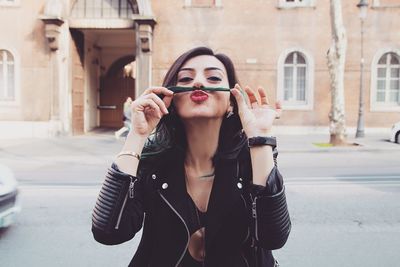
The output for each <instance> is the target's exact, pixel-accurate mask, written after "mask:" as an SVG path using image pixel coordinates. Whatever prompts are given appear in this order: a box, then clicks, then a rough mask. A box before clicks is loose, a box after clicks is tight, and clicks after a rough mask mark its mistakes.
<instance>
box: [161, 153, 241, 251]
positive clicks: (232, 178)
mask: <svg viewBox="0 0 400 267" xmlns="http://www.w3.org/2000/svg"><path fill="white" fill-rule="evenodd" d="M166 161H167V164H164V165H163V167H162V168H161V169H159V174H158V175H157V176H158V177H159V178H160V179H159V181H158V182H159V183H158V187H159V192H160V194H162V196H163V197H164V198H165V199H166V200H167V201H168V202H169V204H170V205H171V206H172V207H171V208H173V209H174V210H175V212H176V213H178V214H179V216H180V217H181V219H182V220H183V223H184V224H186V226H187V225H188V222H189V210H188V203H187V201H184V199H186V194H187V191H186V183H185V179H184V177H185V171H184V161H183V157H182V155H176V156H173V157H169V158H168V159H167V160H166ZM237 167H238V166H237V160H236V159H233V160H232V159H224V160H222V159H221V160H219V161H218V162H217V163H216V165H215V178H214V182H213V186H212V189H211V194H210V199H209V202H208V207H207V215H206V216H207V220H206V246H207V244H209V243H210V242H211V241H212V240H213V238H214V237H215V235H216V233H217V232H218V230H219V229H220V227H221V226H222V222H223V219H224V217H225V216H226V215H227V214H228V213H229V212H230V211H231V210H232V209H233V208H234V206H235V204H236V203H237V200H238V199H240V194H241V192H240V191H241V188H239V187H238V183H239V180H238V178H239V177H237V176H238V174H237Z"/></svg>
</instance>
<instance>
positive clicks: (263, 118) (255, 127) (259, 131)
mask: <svg viewBox="0 0 400 267" xmlns="http://www.w3.org/2000/svg"><path fill="white" fill-rule="evenodd" d="M231 92H232V94H233V95H234V97H235V98H236V102H237V104H238V109H239V117H240V120H241V122H242V126H243V130H244V131H245V133H246V135H247V136H248V137H252V136H260V135H261V136H262V135H269V134H270V132H271V129H272V124H273V122H274V120H275V119H279V118H280V116H281V114H282V105H281V102H280V101H276V102H275V109H274V107H272V106H271V105H270V104H269V100H268V97H267V94H266V92H265V90H264V88H262V87H260V86H259V87H258V88H257V90H255V91H254V90H252V89H251V88H250V87H249V86H246V87H245V90H244V92H245V93H246V94H247V96H248V98H249V101H250V103H249V104H248V103H247V102H246V99H245V97H244V92H243V89H242V88H241V87H240V86H239V85H238V84H236V85H235V87H234V88H232V89H231ZM242 92H243V94H242Z"/></svg>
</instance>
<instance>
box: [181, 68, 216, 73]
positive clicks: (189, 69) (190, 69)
mask: <svg viewBox="0 0 400 267" xmlns="http://www.w3.org/2000/svg"><path fill="white" fill-rule="evenodd" d="M184 70H187V71H195V69H193V68H182V69H180V70H179V71H184ZM204 70H205V71H208V70H220V71H222V70H221V69H220V68H217V67H208V68H205V69H204ZM222 72H223V71H222Z"/></svg>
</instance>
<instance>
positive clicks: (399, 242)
mask: <svg viewBox="0 0 400 267" xmlns="http://www.w3.org/2000/svg"><path fill="white" fill-rule="evenodd" d="M73 141H74V142H65V140H57V139H53V140H41V141H35V142H30V143H29V142H27V143H18V144H16V143H9V144H6V145H4V144H3V146H1V149H0V159H1V162H3V163H6V164H7V165H8V166H10V167H11V168H12V169H13V170H14V172H15V173H16V176H17V178H18V180H19V181H20V190H21V194H20V196H21V204H22V211H21V214H20V215H19V216H18V219H17V222H16V223H15V224H14V225H13V226H12V227H10V228H9V229H7V230H2V231H0V266H2V267H3V266H6V267H14V266H15V267H19V266H126V265H127V263H128V262H129V261H130V259H131V257H132V255H133V253H134V251H135V249H136V247H137V244H138V241H139V238H140V233H139V234H138V235H137V236H136V237H135V238H134V239H133V240H131V241H129V242H127V243H125V244H122V245H118V246H104V245H101V244H98V243H96V242H95V241H94V240H93V238H92V235H91V232H90V226H91V218H90V216H91V210H92V208H93V206H94V203H95V200H96V196H97V193H98V190H99V189H100V182H101V181H102V180H103V175H104V173H105V171H106V168H107V167H108V166H109V164H110V163H111V162H112V158H113V155H115V154H116V153H117V152H118V149H120V145H122V144H121V143H115V141H114V142H113V141H112V140H111V139H109V138H97V139H96V138H94V139H90V140H89V141H88V140H85V139H74V140H73ZM399 162H400V151H381V152H368V151H365V152H363V151H358V152H343V153H341V152H336V153H300V152H298V153H280V155H279V160H278V165H279V169H280V171H281V173H282V174H283V176H284V178H285V183H286V190H287V201H288V205H289V210H290V214H291V218H292V223H293V228H292V232H291V235H290V237H289V240H288V242H287V244H286V245H285V247H284V248H282V249H280V250H278V251H275V252H274V254H275V255H276V257H277V258H278V260H279V261H280V263H281V266H290V267H292V266H293V267H303V266H304V267H306V266H307V267H309V266H324V267H330V266H332V267H333V266H335V267H336V266H349V267H358V266H360V267H368V266H371V267H372V266H374V267H376V266H400V264H399V263H400V253H398V248H399V247H400V164H399Z"/></svg>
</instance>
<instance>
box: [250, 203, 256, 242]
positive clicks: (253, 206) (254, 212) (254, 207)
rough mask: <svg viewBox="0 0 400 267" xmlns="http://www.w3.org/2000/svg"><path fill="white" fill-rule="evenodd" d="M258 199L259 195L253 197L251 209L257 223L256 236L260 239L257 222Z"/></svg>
mask: <svg viewBox="0 0 400 267" xmlns="http://www.w3.org/2000/svg"><path fill="white" fill-rule="evenodd" d="M256 201H257V197H255V198H254V199H253V203H252V207H251V210H252V215H253V218H254V223H255V237H256V240H257V241H258V223H257V204H256Z"/></svg>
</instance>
